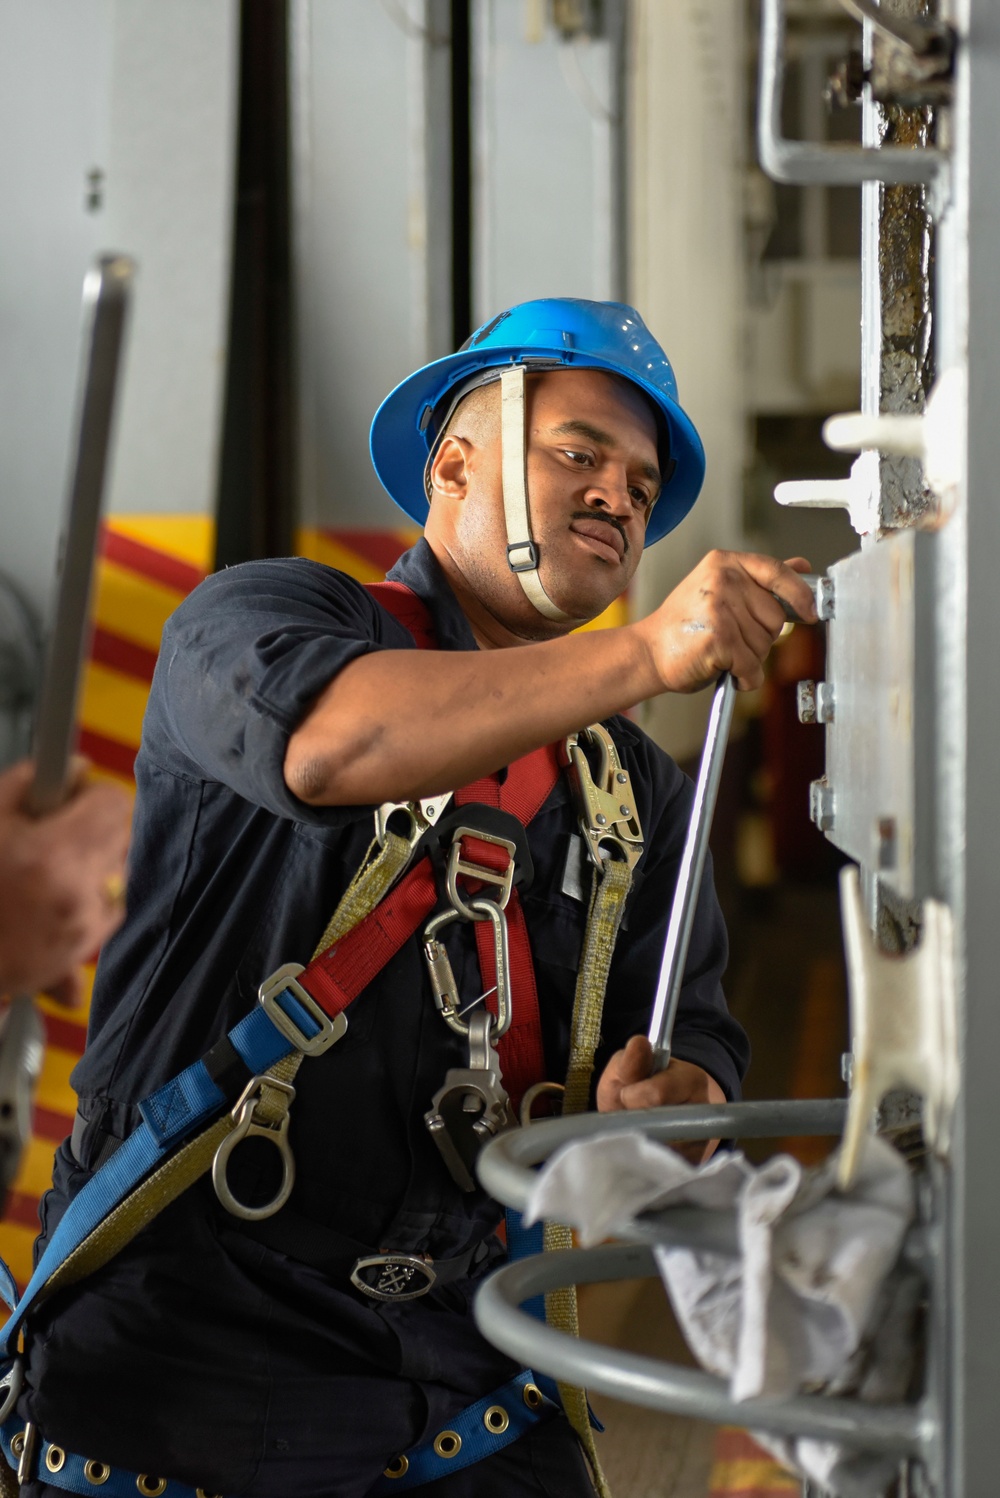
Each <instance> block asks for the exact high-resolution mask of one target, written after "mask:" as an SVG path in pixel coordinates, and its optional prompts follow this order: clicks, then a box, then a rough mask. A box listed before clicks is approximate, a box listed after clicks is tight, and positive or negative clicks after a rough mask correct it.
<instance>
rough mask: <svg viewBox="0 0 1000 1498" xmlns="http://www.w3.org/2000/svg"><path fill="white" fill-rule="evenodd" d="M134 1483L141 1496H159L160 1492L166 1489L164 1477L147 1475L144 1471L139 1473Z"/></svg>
mask: <svg viewBox="0 0 1000 1498" xmlns="http://www.w3.org/2000/svg"><path fill="white" fill-rule="evenodd" d="M135 1485H136V1487H137V1488H138V1489H139V1492H140V1493H141V1494H142V1498H160V1494H161V1493H165V1492H166V1491H167V1479H166V1478H165V1477H147V1476H146V1474H145V1472H140V1473H139V1476H138V1477H137V1478H136V1480H135Z"/></svg>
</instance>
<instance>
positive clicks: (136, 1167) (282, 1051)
mask: <svg viewBox="0 0 1000 1498" xmlns="http://www.w3.org/2000/svg"><path fill="white" fill-rule="evenodd" d="M281 1001H282V1007H283V1008H284V1009H286V1010H287V1011H288V1012H289V1014H291V1016H292V1018H293V1019H294V1021H295V1023H296V1024H297V1025H298V1026H299V1027H300V1028H301V1030H302V1033H303V1034H305V1035H306V1036H312V1035H314V1034H316V1033H317V1031H318V1029H319V1026H318V1023H317V1022H316V1020H315V1019H313V1017H312V1016H311V1015H310V1014H308V1013H307V1012H306V1010H305V1009H304V1008H303V1007H302V1005H300V1004H299V1003H298V1001H297V1000H296V999H295V997H294V995H292V994H291V993H288V992H287V991H286V992H285V993H284V994H282V995H281ZM228 1038H229V1040H230V1042H231V1044H232V1045H233V1047H234V1049H235V1050H236V1051H237V1052H238V1053H239V1055H240V1058H241V1060H242V1061H243V1062H244V1064H245V1065H246V1066H247V1067H248V1068H249V1070H250V1072H251V1074H252V1075H254V1076H256V1075H259V1074H260V1073H262V1072H266V1071H267V1069H268V1067H270V1066H273V1065H274V1064H275V1062H277V1061H280V1060H281V1059H282V1057H284V1056H287V1055H289V1054H290V1053H291V1051H292V1050H293V1049H294V1047H293V1046H292V1044H291V1042H290V1041H289V1040H288V1038H287V1037H286V1036H285V1035H283V1034H282V1033H281V1032H280V1031H279V1030H278V1028H277V1026H276V1025H275V1024H274V1023H273V1021H272V1020H271V1019H270V1018H269V1016H268V1014H267V1013H266V1011H265V1010H264V1009H263V1008H261V1007H258V1008H255V1009H253V1010H252V1011H251V1013H250V1014H248V1015H247V1016H246V1018H245V1019H242V1020H240V1022H239V1024H238V1025H236V1026H235V1027H234V1029H232V1030H231V1031H230V1032H229V1037H228ZM226 1106H227V1099H226V1096H225V1094H224V1093H223V1092H222V1090H221V1088H220V1087H218V1086H217V1084H216V1083H215V1082H214V1081H213V1080H212V1078H211V1077H210V1076H209V1074H208V1070H207V1069H206V1067H205V1064H204V1062H202V1061H196V1062H194V1064H193V1065H192V1066H189V1067H187V1068H186V1069H185V1070H184V1071H182V1072H181V1073H180V1074H179V1076H176V1077H174V1078H173V1080H172V1081H170V1082H167V1083H165V1084H164V1086H163V1087H161V1088H159V1089H158V1090H157V1091H156V1092H154V1093H152V1094H151V1095H150V1096H149V1097H148V1098H146V1099H145V1101H144V1102H142V1103H140V1105H139V1111H140V1113H141V1114H142V1118H143V1122H142V1123H141V1124H140V1125H139V1127H138V1128H137V1129H136V1130H135V1131H134V1133H132V1134H130V1135H129V1137H128V1138H127V1139H126V1140H125V1142H124V1144H122V1145H121V1147H120V1148H119V1149H117V1150H116V1151H115V1153H114V1154H113V1155H112V1156H111V1158H110V1159H109V1160H107V1161H106V1162H105V1164H104V1165H102V1166H101V1168H100V1170H98V1171H97V1172H96V1173H95V1174H94V1175H93V1176H92V1177H91V1179H90V1180H89V1181H88V1182H87V1184H86V1186H85V1187H84V1188H83V1190H82V1191H81V1192H80V1193H79V1194H78V1195H77V1196H75V1197H74V1198H73V1201H72V1202H71V1203H70V1205H69V1206H68V1207H67V1209H66V1212H65V1214H64V1215H63V1218H62V1220H61V1222H60V1223H59V1226H58V1227H57V1228H56V1231H55V1232H54V1233H53V1235H52V1237H51V1239H50V1240H49V1242H48V1244H47V1245H46V1249H45V1252H44V1253H43V1254H42V1257H41V1259H40V1260H39V1262H38V1266H37V1268H36V1269H35V1272H34V1274H33V1275H32V1276H31V1279H30V1280H29V1281H28V1285H27V1288H26V1290H25V1291H24V1294H23V1295H22V1296H21V1297H20V1299H19V1300H18V1302H17V1305H16V1306H15V1307H14V1310H13V1312H12V1313H11V1316H10V1318H9V1320H8V1321H7V1322H6V1324H5V1325H4V1327H3V1330H2V1332H0V1360H3V1359H9V1358H11V1357H13V1355H14V1350H15V1349H16V1346H17V1335H18V1333H19V1331H20V1330H21V1326H22V1325H23V1322H24V1318H25V1316H26V1315H27V1313H28V1310H29V1309H30V1307H31V1305H32V1303H33V1302H34V1300H35V1299H36V1297H37V1296H38V1295H39V1294H40V1293H41V1291H42V1289H43V1288H44V1286H45V1284H46V1282H47V1281H48V1280H49V1279H50V1278H51V1276H52V1275H53V1274H54V1273H55V1271H56V1270H57V1269H58V1268H59V1266H60V1265H61V1264H62V1263H63V1262H64V1260H65V1259H67V1258H68V1257H69V1255H70V1254H71V1253H73V1252H74V1250H75V1249H77V1248H78V1247H79V1246H80V1244H81V1243H82V1242H83V1241H84V1239H86V1238H87V1237H88V1236H89V1235H90V1234H91V1233H92V1232H93V1231H94V1229H95V1228H96V1227H97V1226H98V1225H99V1224H100V1223H102V1222H103V1221H104V1219H105V1217H107V1215H108V1213H109V1212H111V1211H112V1210H113V1209H114V1208H115V1207H117V1206H118V1204H119V1202H121V1201H124V1199H125V1197H127V1196H128V1195H129V1193H130V1192H131V1191H133V1190H134V1189H135V1187H136V1186H138V1185H139V1183H140V1181H142V1180H143V1179H144V1178H145V1176H147V1175H148V1174H149V1172H150V1171H151V1170H153V1169H154V1168H155V1167H156V1166H157V1165H160V1164H161V1163H162V1162H163V1161H164V1160H165V1159H166V1158H167V1156H168V1155H170V1154H172V1153H173V1151H174V1150H175V1149H176V1148H177V1146H178V1145H179V1144H180V1143H181V1142H182V1141H183V1140H184V1139H185V1138H187V1136H188V1135H189V1134H191V1133H193V1132H194V1130H195V1129H196V1128H197V1127H198V1126H199V1125H200V1124H207V1123H209V1122H211V1120H212V1119H213V1118H214V1117H215V1116H216V1115H217V1114H219V1113H220V1112H221V1111H222V1110H223V1108H225V1107H226ZM4 1269H6V1266H4ZM7 1278H9V1272H8V1274H7ZM2 1281H3V1276H2V1275H0V1282H2ZM0 1288H3V1289H6V1288H7V1286H6V1283H5V1282H3V1283H2V1284H0Z"/></svg>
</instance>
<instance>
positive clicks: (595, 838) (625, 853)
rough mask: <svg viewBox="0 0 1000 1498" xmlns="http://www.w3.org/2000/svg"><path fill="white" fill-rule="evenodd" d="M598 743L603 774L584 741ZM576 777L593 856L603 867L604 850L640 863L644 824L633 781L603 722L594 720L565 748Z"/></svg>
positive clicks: (632, 863)
mask: <svg viewBox="0 0 1000 1498" xmlns="http://www.w3.org/2000/svg"><path fill="white" fill-rule="evenodd" d="M584 743H586V744H588V745H592V746H594V747H595V748H596V749H597V752H598V766H597V773H596V775H595V773H594V771H593V770H592V769H591V767H590V761H589V759H588V758H587V755H586V754H585V752H584V750H583V747H582V745H583V744H584ZM563 756H564V759H565V762H566V764H567V765H568V766H569V772H570V779H571V781H572V783H573V789H574V792H575V793H576V800H577V806H578V809H579V812H580V829H581V831H582V832H583V835H584V839H585V841H586V844H587V851H588V853H589V854H590V858H591V861H592V862H593V863H594V864H596V866H597V868H600V867H601V863H602V851H601V850H602V849H605V848H606V849H607V850H608V853H609V854H610V855H611V857H612V858H620V859H624V861H625V862H626V863H627V864H628V866H629V869H630V870H631V869H633V868H635V865H636V864H637V863H638V862H639V859H640V857H641V856H642V828H641V827H640V825H639V818H638V816H637V815H636V810H635V797H634V796H633V794H632V781H631V777H630V776H629V773H628V771H627V770H626V769H625V768H624V766H623V765H622V762H621V759H620V758H619V756H618V750H617V748H616V747H615V741H614V739H613V738H612V737H611V735H610V733H609V732H608V730H607V729H606V728H605V727H604V724H603V723H592V724H591V725H590V727H589V728H583V729H581V730H580V732H579V733H571V734H570V736H569V738H568V739H567V740H566V742H565V745H564V747H563Z"/></svg>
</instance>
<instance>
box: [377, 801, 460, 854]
mask: <svg viewBox="0 0 1000 1498" xmlns="http://www.w3.org/2000/svg"><path fill="white" fill-rule="evenodd" d="M453 795H454V791H442V792H441V794H440V796H425V797H424V798H423V800H422V801H383V802H382V805H381V806H376V808H375V837H376V840H377V842H378V845H379V847H380V848H384V847H385V839H386V834H387V833H388V831H389V822H390V821H391V819H392V818H393V817H394V816H396V814H397V813H400V814H401V815H402V816H404V817H408V818H409V822H410V826H409V831H408V832H407V833H406V834H405V837H406V840H407V842H408V843H409V845H410V851H411V852H412V851H413V849H414V848H415V847H416V846H417V844H418V843H419V841H420V839H421V838H422V837H423V835H424V833H425V832H428V831H430V829H431V828H432V827H433V826H434V825H435V824H436V823H437V822H438V821H439V820H440V818H441V817H442V816H443V815H444V813H445V811H446V810H447V809H448V804H449V802H450V801H451V798H452V796H453Z"/></svg>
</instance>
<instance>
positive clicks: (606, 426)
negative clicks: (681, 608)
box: [428, 369, 660, 637]
mask: <svg viewBox="0 0 1000 1498" xmlns="http://www.w3.org/2000/svg"><path fill="white" fill-rule="evenodd" d="M526 384H527V397H526V399H527V413H526V425H527V440H528V452H527V476H528V502H529V508H530V512H531V528H532V532H533V535H534V539H535V542H536V543H537V545H538V548H539V553H540V557H541V562H540V567H539V573H540V576H541V580H542V584H543V586H544V588H545V590H546V592H547V593H548V595H549V597H550V598H551V599H552V601H553V602H554V603H556V604H557V605H558V606H559V607H560V608H561V609H562V610H563V611H564V612H565V613H567V614H569V615H571V616H572V617H573V618H574V619H592V618H594V617H596V615H598V614H600V613H602V612H603V610H604V609H606V608H607V607H608V605H609V604H610V603H612V602H613V601H614V599H615V598H617V597H618V595H619V594H620V593H621V592H622V591H623V590H624V589H625V587H626V586H627V585H628V583H629V581H630V579H631V577H632V575H633V574H634V572H635V569H636V567H637V566H638V563H639V558H640V556H641V555H642V547H643V541H644V537H645V530H646V522H647V520H648V518H649V513H650V511H651V509H652V506H653V504H654V502H655V500H656V498H657V496H658V494H659V489H660V473H659V462H658V457H657V441H656V437H657V434H656V423H655V421H654V418H653V414H652V411H651V410H650V409H649V407H648V405H647V404H646V402H645V401H644V399H643V398H642V396H641V395H640V394H639V392H638V391H636V390H634V389H633V388H632V387H631V386H629V385H628V384H627V383H626V382H625V381H624V380H619V379H616V378H615V377H614V376H613V375H608V374H605V373H603V372H602V371H599V370H571V369H568V370H555V371H551V372H546V373H544V374H537V375H533V376H530V377H529V379H528V381H527V382H526ZM495 399H496V410H497V414H499V391H498V390H497V392H496V396H495ZM458 432H459V434H460V433H461V426H460V425H459V427H458ZM466 447H467V452H466V462H465V468H466V481H465V482H466V492H465V494H464V497H462V499H461V501H460V503H459V504H458V505H456V506H453V507H452V517H453V522H454V524H453V537H452V540H451V544H450V545H449V551H450V552H451V555H452V557H453V559H454V561H455V562H456V563H457V564H458V565H459V567H460V568H461V571H462V573H463V575H464V576H465V578H466V579H467V581H468V582H469V583H470V584H471V586H472V587H473V590H474V591H475V593H476V594H477V596H478V597H479V598H480V600H481V601H482V602H483V603H484V604H485V606H486V607H487V608H488V609H489V611H490V612H491V613H492V614H493V615H494V616H495V617H497V618H498V619H500V620H501V621H502V622H504V623H506V624H507V625H508V626H509V627H510V628H511V629H513V630H514V632H515V633H517V634H520V635H522V636H527V637H544V636H546V635H551V634H553V633H561V632H562V631H561V629H560V628H559V626H553V625H552V624H551V623H550V622H549V621H545V620H543V619H542V617H541V616H540V615H539V614H538V613H537V612H536V610H535V609H534V608H532V606H531V604H530V603H529V602H528V600H527V598H526V597H525V595H524V593H523V591H522V589H521V585H520V583H519V582H518V580H517V578H516V577H515V576H514V574H513V573H512V572H511V571H510V569H509V567H508V566H507V534H506V526H505V523H504V514H503V489H502V483H501V450H500V431H499V419H497V421H496V422H495V423H493V422H491V423H490V424H489V430H488V432H487V433H486V434H485V436H484V437H483V438H482V440H481V441H479V442H478V443H469V444H466ZM436 503H437V499H436V498H435V501H434V504H432V507H431V513H432V517H433V515H434V505H435V504H436ZM439 518H441V517H440V516H439ZM428 533H429V535H430V534H431V531H430V529H429V532H428Z"/></svg>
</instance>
